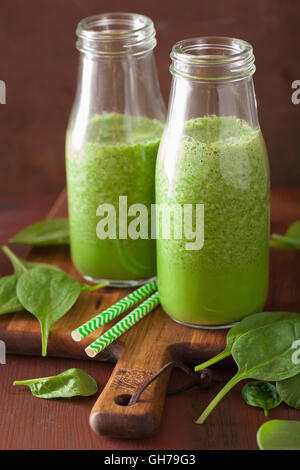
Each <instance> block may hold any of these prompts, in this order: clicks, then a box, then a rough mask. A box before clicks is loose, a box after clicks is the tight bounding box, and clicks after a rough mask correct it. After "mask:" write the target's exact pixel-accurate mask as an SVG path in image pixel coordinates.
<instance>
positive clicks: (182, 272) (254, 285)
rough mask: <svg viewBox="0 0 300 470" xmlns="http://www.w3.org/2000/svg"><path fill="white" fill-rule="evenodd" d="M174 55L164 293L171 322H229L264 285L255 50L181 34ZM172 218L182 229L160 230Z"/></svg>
mask: <svg viewBox="0 0 300 470" xmlns="http://www.w3.org/2000/svg"><path fill="white" fill-rule="evenodd" d="M171 58H172V65H171V68H170V71H171V73H172V75H173V82H172V89H171V95H170V103H169V112H168V117H167V124H166V129H165V131H164V134H163V137H162V140H161V144H160V148H159V155H158V161H157V168H156V203H157V204H158V206H157V214H158V215H157V222H156V223H157V237H158V240H157V275H158V287H159V295H160V300H161V304H162V306H163V308H164V309H165V311H166V312H167V314H168V315H169V316H170V317H171V318H173V319H174V320H175V321H177V322H179V323H183V324H186V325H189V326H195V327H202V328H224V327H228V326H230V325H232V324H233V323H235V322H237V321H238V320H241V319H242V318H243V317H245V316H247V315H249V314H251V313H254V312H260V311H261V310H262V308H263V305H264V302H265V300H266V296H267V288H268V267H269V218H270V215H269V214H270V203H269V164H268V157H267V152H266V148H265V144H264V140H263V137H262V134H261V130H260V127H259V123H258V118H257V110H256V100H255V92H254V87H253V80H252V76H253V74H254V72H255V66H254V55H253V51H252V47H251V45H250V44H248V43H247V42H245V41H242V40H239V39H231V38H223V37H204V38H199V39H187V40H183V41H180V42H179V43H177V44H176V45H175V46H174V47H173V50H172V54H171ZM163 207H165V209H166V208H167V209H168V213H169V215H170V218H169V219H168V218H167V217H166V214H165V215H164V216H162V215H161V214H162V208H163ZM158 209H159V210H158ZM167 219H168V220H169V223H170V224H171V223H173V224H174V223H175V224H176V227H175V228H174V227H173V229H172V230H171V231H169V232H167V231H166V230H165V232H164V230H163V227H162V224H163V222H164V221H166V220H167ZM180 232H181V233H180ZM168 233H169V236H168Z"/></svg>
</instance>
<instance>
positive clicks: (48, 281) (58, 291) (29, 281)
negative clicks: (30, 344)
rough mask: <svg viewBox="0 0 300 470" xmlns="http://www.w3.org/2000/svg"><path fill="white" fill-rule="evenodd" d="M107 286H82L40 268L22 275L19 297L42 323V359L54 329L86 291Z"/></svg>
mask: <svg viewBox="0 0 300 470" xmlns="http://www.w3.org/2000/svg"><path fill="white" fill-rule="evenodd" d="M106 285H108V283H103V284H98V285H96V286H87V285H86V284H80V282H78V281H76V280H75V279H73V278H72V277H70V276H68V275H67V274H66V273H65V272H64V271H62V270H61V269H59V268H55V269H53V266H47V265H45V266H37V267H35V268H32V269H30V270H28V271H25V272H23V274H21V275H20V277H19V279H18V281H17V287H16V292H17V297H18V299H19V301H20V302H21V304H22V305H23V306H24V308H25V309H26V310H28V311H29V312H30V313H32V314H33V315H34V316H35V317H36V318H37V319H38V320H39V322H40V325H41V333H42V355H43V356H46V354H47V342H48V336H49V332H50V329H51V327H52V326H53V325H54V323H56V322H57V321H58V320H59V319H60V318H61V317H63V316H64V315H65V314H66V313H67V312H68V311H69V310H70V308H71V307H72V306H73V305H74V304H75V302H76V300H77V299H78V297H79V295H80V294H81V292H82V291H83V290H87V289H88V288H89V290H95V289H99V288H101V287H104V286H106Z"/></svg>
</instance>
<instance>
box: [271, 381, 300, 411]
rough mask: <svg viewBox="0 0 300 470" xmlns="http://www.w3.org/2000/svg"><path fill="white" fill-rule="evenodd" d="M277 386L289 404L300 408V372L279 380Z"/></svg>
mask: <svg viewBox="0 0 300 470" xmlns="http://www.w3.org/2000/svg"><path fill="white" fill-rule="evenodd" d="M276 388H277V390H278V393H279V395H280V396H281V398H282V399H283V401H284V402H285V403H286V404H287V405H289V406H291V407H292V408H296V409H297V410H300V374H297V375H295V376H294V377H290V378H289V379H285V380H281V381H280V382H277V383H276Z"/></svg>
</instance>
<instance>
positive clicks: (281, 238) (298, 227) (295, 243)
mask: <svg viewBox="0 0 300 470" xmlns="http://www.w3.org/2000/svg"><path fill="white" fill-rule="evenodd" d="M272 238H273V240H271V245H272V246H279V247H282V248H289V249H292V250H300V220H298V221H296V222H294V223H293V224H292V225H291V226H290V227H289V228H288V230H287V232H286V234H285V235H277V234H276V233H274V234H273V235H272Z"/></svg>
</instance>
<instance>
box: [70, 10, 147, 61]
mask: <svg viewBox="0 0 300 470" xmlns="http://www.w3.org/2000/svg"><path fill="white" fill-rule="evenodd" d="M76 34H77V36H78V40H77V43H76V46H77V48H78V49H79V50H80V51H81V52H85V53H92V54H101V55H115V54H129V53H131V54H132V53H135V54H136V53H140V52H145V51H146V50H148V49H153V48H154V47H155V46H156V39H155V28H154V25H153V22H152V20H151V19H150V18H148V17H147V16H144V15H140V14H137V13H103V14H100V15H95V16H90V17H88V18H84V19H83V20H81V21H80V23H79V24H78V26H77V30H76Z"/></svg>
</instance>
